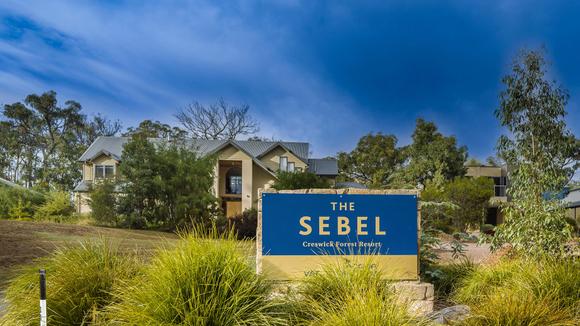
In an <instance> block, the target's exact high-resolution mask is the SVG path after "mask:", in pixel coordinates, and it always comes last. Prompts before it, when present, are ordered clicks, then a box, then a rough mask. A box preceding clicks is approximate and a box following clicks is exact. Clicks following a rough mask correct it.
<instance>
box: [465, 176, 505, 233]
mask: <svg viewBox="0 0 580 326" xmlns="http://www.w3.org/2000/svg"><path fill="white" fill-rule="evenodd" d="M466 176H468V177H473V178H477V177H486V178H490V179H492V180H493V184H494V185H493V192H494V196H493V197H491V198H490V200H489V206H488V208H487V214H486V217H485V224H492V225H498V224H501V223H502V222H503V215H502V214H501V211H500V209H499V205H500V204H501V203H502V202H506V201H507V199H508V198H507V195H506V187H507V169H506V168H505V166H503V167H500V166H492V165H478V166H468V167H467V173H466Z"/></svg>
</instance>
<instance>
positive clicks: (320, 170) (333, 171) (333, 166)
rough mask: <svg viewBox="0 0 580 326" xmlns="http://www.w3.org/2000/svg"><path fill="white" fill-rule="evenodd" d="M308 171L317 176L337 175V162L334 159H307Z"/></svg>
mask: <svg viewBox="0 0 580 326" xmlns="http://www.w3.org/2000/svg"><path fill="white" fill-rule="evenodd" d="M308 171H309V172H312V173H315V174H318V175H328V176H336V175H338V161H337V160H336V159H334V158H311V159H308Z"/></svg>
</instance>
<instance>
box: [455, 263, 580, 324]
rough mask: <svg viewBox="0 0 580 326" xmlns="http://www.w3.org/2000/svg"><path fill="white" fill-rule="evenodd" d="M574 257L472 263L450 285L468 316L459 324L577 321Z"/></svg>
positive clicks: (579, 280)
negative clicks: (470, 270)
mask: <svg viewBox="0 0 580 326" xmlns="http://www.w3.org/2000/svg"><path fill="white" fill-rule="evenodd" d="M579 270H580V261H578V260H573V259H554V258H541V259H536V260H534V261H531V260H523V259H516V260H505V261H501V262H499V263H498V264H497V265H494V266H489V267H482V268H478V269H476V270H475V271H474V272H473V273H471V274H470V275H469V276H468V277H467V278H465V279H464V281H462V282H460V287H459V288H458V290H457V291H456V295H455V300H456V301H457V302H458V303H463V304H468V305H470V306H471V308H472V312H473V316H472V317H471V318H469V319H468V320H466V322H465V325H507V326H509V325H514V326H515V325H538V326H539V325H578V324H580V291H579V290H580V273H578V271H579Z"/></svg>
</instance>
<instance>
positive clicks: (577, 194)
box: [562, 188, 580, 207]
mask: <svg viewBox="0 0 580 326" xmlns="http://www.w3.org/2000/svg"><path fill="white" fill-rule="evenodd" d="M562 201H563V202H564V205H565V206H566V207H580V188H577V189H572V190H569V191H568V193H567V194H566V195H565V197H564V198H563V199H562Z"/></svg>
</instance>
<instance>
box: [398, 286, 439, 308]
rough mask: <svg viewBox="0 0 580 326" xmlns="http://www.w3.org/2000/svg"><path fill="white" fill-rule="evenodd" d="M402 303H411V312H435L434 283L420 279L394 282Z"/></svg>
mask: <svg viewBox="0 0 580 326" xmlns="http://www.w3.org/2000/svg"><path fill="white" fill-rule="evenodd" d="M393 287H394V290H395V293H397V295H398V296H399V298H400V300H401V302H402V303H406V304H408V305H409V312H410V313H411V314H413V315H416V316H424V315H427V314H429V313H431V312H433V300H434V299H435V292H434V289H433V284H431V283H424V282H420V281H401V282H396V283H394V284H393Z"/></svg>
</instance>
